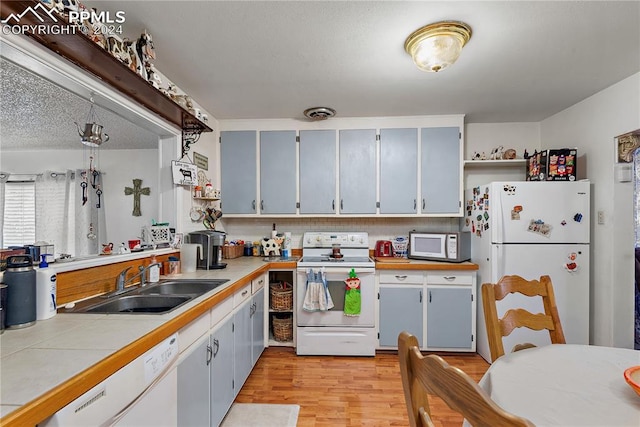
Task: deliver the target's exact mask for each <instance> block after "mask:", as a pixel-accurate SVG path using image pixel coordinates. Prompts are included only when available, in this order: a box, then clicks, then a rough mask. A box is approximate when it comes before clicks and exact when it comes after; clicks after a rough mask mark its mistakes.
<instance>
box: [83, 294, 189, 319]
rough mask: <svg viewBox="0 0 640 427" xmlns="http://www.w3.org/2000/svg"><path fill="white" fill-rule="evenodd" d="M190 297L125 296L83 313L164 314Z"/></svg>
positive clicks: (87, 309) (90, 308) (92, 307)
mask: <svg viewBox="0 0 640 427" xmlns="http://www.w3.org/2000/svg"><path fill="white" fill-rule="evenodd" d="M192 298H193V296H190V295H125V296H121V297H118V298H116V299H114V300H112V301H107V302H104V303H102V304H98V305H94V306H89V307H87V308H86V309H84V310H82V311H81V312H83V313H107V314H110V313H166V312H168V311H171V310H173V309H175V308H178V307H179V306H181V305H182V304H184V303H185V302H187V301H189V300H190V299H192Z"/></svg>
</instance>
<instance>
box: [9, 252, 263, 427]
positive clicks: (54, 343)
mask: <svg viewBox="0 0 640 427" xmlns="http://www.w3.org/2000/svg"><path fill="white" fill-rule="evenodd" d="M102 258H106V257H100V259H99V260H98V261H99V262H100V263H102ZM226 261H227V268H225V269H222V270H208V271H206V270H198V271H196V272H194V273H185V274H180V275H176V276H172V277H167V278H170V279H228V280H229V281H228V282H227V283H225V284H224V285H222V286H220V287H218V288H216V289H214V290H213V291H210V292H208V293H206V294H204V295H202V296H200V297H198V298H196V299H194V300H192V301H190V302H189V303H187V304H185V305H183V306H182V307H179V308H178V309H176V310H173V311H172V312H170V313H166V314H110V315H107V314H80V313H74V314H71V313H66V314H65V313H64V308H61V309H59V310H58V314H57V315H56V316H54V317H53V318H51V319H48V320H42V321H38V322H36V324H35V325H34V326H31V327H27V328H24V329H15V330H11V329H9V330H5V331H4V333H3V334H2V335H0V415H1V416H2V417H4V416H6V415H8V414H9V413H11V412H13V411H14V410H16V409H18V408H20V407H21V406H23V405H26V404H28V403H29V402H31V401H32V400H34V399H36V398H38V397H40V396H42V395H43V394H46V393H48V392H49V391H50V390H52V389H54V388H56V387H58V386H59V385H61V384H62V383H64V382H65V381H67V380H69V379H71V378H72V377H74V376H76V375H78V374H80V373H82V372H83V371H86V370H87V369H89V368H91V367H92V366H93V365H95V364H96V363H99V362H101V361H102V360H104V359H105V358H107V357H108V356H110V355H113V354H114V353H117V352H119V351H121V350H122V349H123V348H124V347H127V346H129V345H131V344H132V343H135V342H136V341H137V340H139V339H140V338H142V337H144V336H145V335H147V334H149V333H150V332H152V331H154V330H156V329H158V328H159V327H160V326H162V325H164V324H166V323H167V322H169V321H170V320H172V319H176V318H178V317H179V316H181V315H183V314H185V313H186V312H189V311H190V310H194V309H195V308H196V306H198V305H200V304H202V303H204V302H205V301H207V300H209V299H211V298H212V297H213V296H215V295H216V294H218V293H220V292H223V291H225V290H226V289H228V288H229V287H231V286H234V285H236V284H237V283H239V282H244V281H246V280H245V279H246V277H247V276H250V275H252V274H253V273H254V272H256V270H260V269H262V268H268V266H269V264H268V263H266V262H264V261H263V259H262V258H257V257H255V258H254V257H240V258H237V259H232V260H226ZM94 262H95V260H94ZM78 263H81V264H82V263H83V262H82V261H78V262H73V263H69V264H76V266H77V265H78ZM92 266H95V265H92V264H88V265H84V264H82V266H81V267H78V268H88V267H92ZM169 332H170V331H164V332H163V333H165V334H166V335H167V336H168V335H169V334H170V333H169ZM173 332H175V331H173ZM143 350H144V351H146V350H147V349H143ZM143 350H140V351H143ZM140 351H139V352H140ZM114 371H115V369H114ZM93 385H95V384H88V386H87V389H89V388H90V387H91V386H93ZM74 391H75V390H74ZM84 391H86V390H84ZM74 394H75V393H74ZM77 394H78V395H80V394H82V391H81V390H79V391H78V392H77ZM48 415H51V414H47V413H44V414H40V416H41V417H42V418H45V417H47V416H48ZM4 421H5V420H4V419H2V420H0V424H3V425H4V424H5V423H4Z"/></svg>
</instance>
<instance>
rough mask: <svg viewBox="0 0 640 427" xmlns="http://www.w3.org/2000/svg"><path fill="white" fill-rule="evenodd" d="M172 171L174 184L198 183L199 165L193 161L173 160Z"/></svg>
mask: <svg viewBox="0 0 640 427" xmlns="http://www.w3.org/2000/svg"><path fill="white" fill-rule="evenodd" d="M171 173H172V175H173V183H174V184H178V185H189V186H192V185H196V184H197V183H198V167H197V166H196V165H194V164H193V163H187V162H182V161H180V160H172V161H171Z"/></svg>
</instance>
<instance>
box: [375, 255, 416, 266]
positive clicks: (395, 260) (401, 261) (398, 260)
mask: <svg viewBox="0 0 640 427" xmlns="http://www.w3.org/2000/svg"><path fill="white" fill-rule="evenodd" d="M374 259H375V260H376V262H386V263H394V264H408V263H409V262H410V261H409V260H408V259H406V258H396V257H375V258H374Z"/></svg>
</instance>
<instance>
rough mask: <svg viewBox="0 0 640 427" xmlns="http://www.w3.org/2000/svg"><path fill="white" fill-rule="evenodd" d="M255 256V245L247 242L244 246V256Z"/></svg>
mask: <svg viewBox="0 0 640 427" xmlns="http://www.w3.org/2000/svg"><path fill="white" fill-rule="evenodd" d="M252 255H253V243H251V242H245V244H244V256H252Z"/></svg>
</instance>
